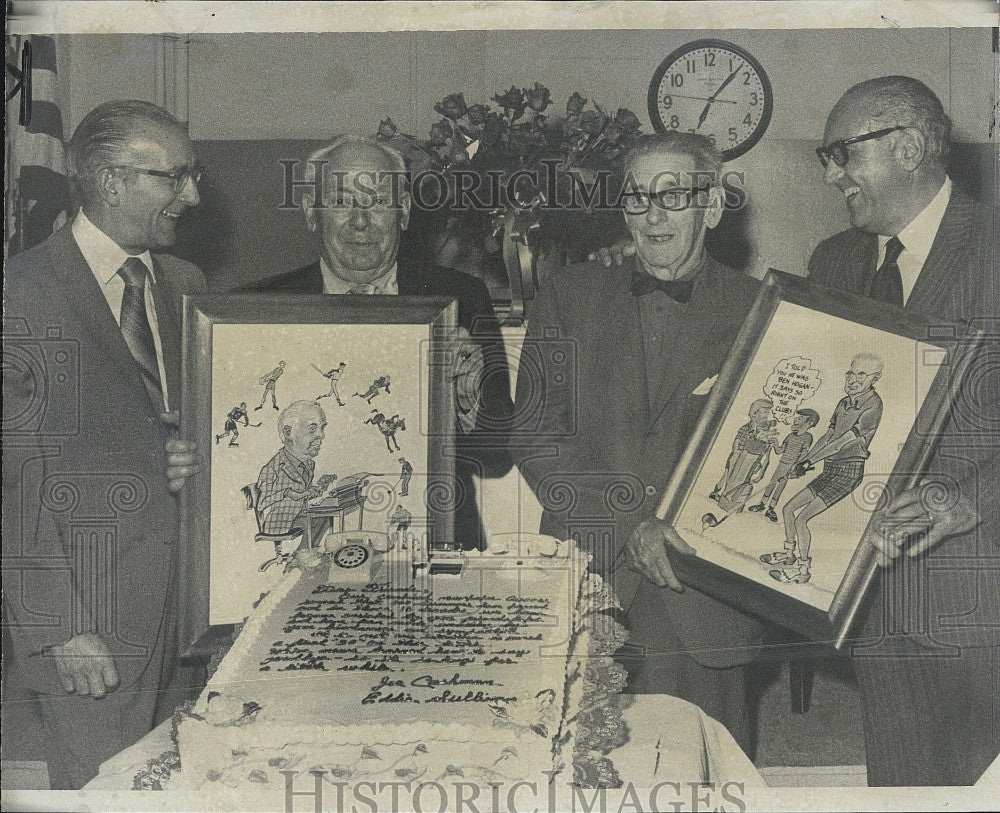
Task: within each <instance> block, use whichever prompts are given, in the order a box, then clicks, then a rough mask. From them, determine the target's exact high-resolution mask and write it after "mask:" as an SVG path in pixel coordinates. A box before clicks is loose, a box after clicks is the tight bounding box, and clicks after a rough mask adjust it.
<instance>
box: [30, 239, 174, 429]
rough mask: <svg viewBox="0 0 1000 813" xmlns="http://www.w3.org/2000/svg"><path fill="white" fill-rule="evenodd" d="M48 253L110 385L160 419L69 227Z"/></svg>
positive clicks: (56, 275)
mask: <svg viewBox="0 0 1000 813" xmlns="http://www.w3.org/2000/svg"><path fill="white" fill-rule="evenodd" d="M49 252H50V255H51V259H52V262H51V266H50V267H51V268H52V272H53V274H54V275H55V277H56V279H57V280H58V281H59V287H60V290H62V291H64V292H65V294H66V300H67V302H69V304H70V307H72V308H73V310H75V311H76V314H77V318H78V320H79V323H80V325H81V327H82V328H83V329H84V330H85V331H87V332H88V333H89V334H90V335H91V336H92V337H93V339H94V347H95V349H97V350H99V351H100V352H101V353H102V354H103V355H104V356H105V357H106V363H105V364H101V367H103V368H104V369H106V370H107V373H108V376H107V378H108V382H109V384H110V382H111V381H116V382H117V383H119V384H120V385H122V386H124V387H125V388H126V389H128V388H131V389H132V391H133V392H132V395H133V397H134V398H136V399H141V401H142V402H144V403H146V404H147V405H148V406H149V409H150V410H151V411H154V412H155V414H156V417H157V419H158V418H159V410H158V409H157V410H154V409H153V403H152V401H150V398H149V394H148V392H147V391H146V387H145V385H144V384H143V383H142V375H141V373H140V372H139V366H138V365H137V364H136V362H135V359H134V358H132V354H131V353H130V352H129V349H128V345H126V344H125V339H124V337H123V336H122V332H121V328H120V327H119V326H118V322H117V321H116V320H115V317H114V316H113V315H112V313H111V309H110V308H109V307H108V301H107V300H106V299H105V298H104V293H103V292H102V291H101V288H100V286H99V285H98V284H97V280H96V279H94V274H93V272H91V270H90V266H88V265H87V261H86V260H85V259H84V257H83V254H82V253H81V251H80V248H79V246H77V244H76V240H74V239H73V234H72V231H71V230H70V227H69V226H66V227H65V228H63V229H62V230H61V231H60V232H59V233H58V234H56V235H54V236H53V239H52V242H51V243H50V244H49Z"/></svg>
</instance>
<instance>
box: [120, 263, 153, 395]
mask: <svg viewBox="0 0 1000 813" xmlns="http://www.w3.org/2000/svg"><path fill="white" fill-rule="evenodd" d="M147 274H148V271H147V269H146V264H145V263H144V262H143V261H142V260H140V259H139V258H138V257H129V258H128V259H127V260H125V262H124V263H123V264H122V267H121V268H119V269H118V276H120V277H121V278H122V279H123V280H124V281H125V294H124V296H122V311H121V320H120V321H121V329H122V336H123V337H124V338H125V344H126V345H127V346H128V349H129V352H130V353H131V354H132V358H134V359H135V361H136V364H138V365H139V370H140V372H141V373H142V382H143V384H145V385H146V390H147V391H148V392H149V397H150V398H151V399H152V400H153V403H154V404H156V405H157V406H158V407H160V408H162V406H163V389H162V387H161V384H160V367H159V364H157V361H156V345H155V344H154V342H153V331H152V329H150V327H149V317H148V316H147V314H146V291H145V288H146V276H147Z"/></svg>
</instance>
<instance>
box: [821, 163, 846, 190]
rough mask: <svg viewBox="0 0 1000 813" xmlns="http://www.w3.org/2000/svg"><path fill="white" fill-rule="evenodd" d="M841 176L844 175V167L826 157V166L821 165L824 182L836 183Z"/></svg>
mask: <svg viewBox="0 0 1000 813" xmlns="http://www.w3.org/2000/svg"><path fill="white" fill-rule="evenodd" d="M842 177H844V168H843V167H842V166H840V165H839V164H838V163H837V162H836V161H834V160H833V159H832V158H828V159H827V162H826V166H825V167H823V180H824V181H825V182H826V183H830V184H832V183H836V182H837V181H838V180H840V179H841V178H842Z"/></svg>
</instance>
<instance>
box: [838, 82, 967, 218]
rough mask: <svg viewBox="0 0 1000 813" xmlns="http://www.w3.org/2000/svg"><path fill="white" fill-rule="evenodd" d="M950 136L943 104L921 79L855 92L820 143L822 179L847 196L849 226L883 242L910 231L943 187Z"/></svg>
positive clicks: (878, 84)
mask: <svg viewBox="0 0 1000 813" xmlns="http://www.w3.org/2000/svg"><path fill="white" fill-rule="evenodd" d="M950 133H951V122H950V121H949V120H948V117H947V116H946V115H945V113H944V110H943V108H942V107H941V102H940V100H939V99H938V98H937V96H935V95H934V93H933V92H932V91H931V90H930V89H929V88H928V87H927V86H926V85H924V84H923V83H922V82H919V81H917V80H916V79H912V78H911V77H908V76H885V77H881V78H879V79H871V80H869V81H867V82H861V83H860V84H858V85H855V86H854V87H852V88H850V89H849V90H848V91H847V92H846V93H845V94H844V95H843V96H842V97H841V99H840V101H838V102H837V104H836V105H835V106H834V108H833V110H832V111H831V113H830V116H829V118H828V119H827V122H826V130H825V132H824V136H823V145H824V147H825V150H824V152H825V153H826V156H827V158H826V159H825V160H824V166H825V173H824V180H825V181H826V182H827V183H828V184H831V185H833V186H836V187H837V188H838V189H839V190H840V192H841V193H842V194H843V196H844V200H845V202H846V203H847V210H848V214H849V215H850V218H851V225H852V226H854V227H855V228H857V229H861V230H862V231H867V232H870V233H873V234H880V235H883V236H886V237H892V236H895V235H897V234H899V232H901V231H902V230H903V229H904V228H906V226H907V225H908V224H909V223H910V222H912V221H913V219H914V218H915V217H916V216H917V215H918V214H920V212H921V211H923V209H925V208H926V207H927V205H928V204H929V203H930V202H931V201H932V200H933V199H934V196H935V195H937V193H938V192H939V191H940V190H941V186H942V185H943V184H944V181H945V177H946V176H945V169H944V161H945V158H946V156H947V153H948V141H949V138H950Z"/></svg>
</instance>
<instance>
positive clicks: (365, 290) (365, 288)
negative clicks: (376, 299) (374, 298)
mask: <svg viewBox="0 0 1000 813" xmlns="http://www.w3.org/2000/svg"><path fill="white" fill-rule="evenodd" d="M348 293H352V294H368V295H370V294H374V293H375V286H374V285H372V284H371V283H370V282H368V283H365V284H364V285H355V286H354V287H353V288H351V290H350V291H349V292H348Z"/></svg>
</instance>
